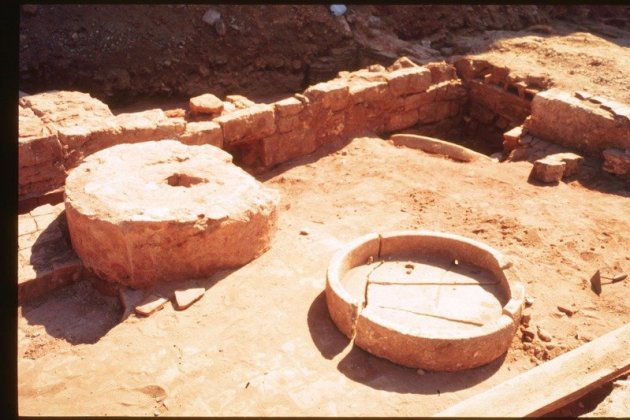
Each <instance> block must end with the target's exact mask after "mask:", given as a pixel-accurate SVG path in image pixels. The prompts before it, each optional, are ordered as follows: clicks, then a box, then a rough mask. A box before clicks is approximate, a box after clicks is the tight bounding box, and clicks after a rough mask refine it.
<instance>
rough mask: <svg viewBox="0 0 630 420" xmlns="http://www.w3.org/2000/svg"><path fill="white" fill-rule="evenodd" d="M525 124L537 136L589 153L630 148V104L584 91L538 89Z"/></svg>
mask: <svg viewBox="0 0 630 420" xmlns="http://www.w3.org/2000/svg"><path fill="white" fill-rule="evenodd" d="M524 126H525V128H526V129H527V131H528V132H530V133H531V134H532V135H534V136H536V137H540V138H541V139H544V140H548V141H551V142H554V143H558V144H561V145H563V146H566V147H571V148H574V149H577V150H579V151H581V152H583V153H586V154H588V155H594V156H600V155H601V154H602V152H603V151H604V150H605V149H609V148H617V149H624V150H629V149H630V107H629V106H627V105H624V104H621V103H618V102H615V101H612V100H609V99H606V98H601V97H597V96H591V95H589V94H588V93H586V92H575V93H571V92H565V91H562V90H559V89H549V90H547V91H545V92H541V93H540V94H538V95H536V97H535V98H534V100H533V101H532V112H531V116H530V117H529V118H528V119H527V121H526V122H525V125H524Z"/></svg>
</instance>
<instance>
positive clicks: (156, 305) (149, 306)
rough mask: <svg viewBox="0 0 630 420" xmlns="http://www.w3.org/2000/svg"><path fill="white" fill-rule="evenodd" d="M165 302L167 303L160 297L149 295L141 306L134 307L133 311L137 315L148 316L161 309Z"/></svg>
mask: <svg viewBox="0 0 630 420" xmlns="http://www.w3.org/2000/svg"><path fill="white" fill-rule="evenodd" d="M166 302H168V299H165V298H163V297H161V296H156V295H150V296H149V297H148V298H146V299H145V300H144V302H142V304H140V305H138V306H136V308H135V311H136V313H137V314H139V315H144V316H149V315H151V314H152V313H154V312H157V311H159V310H160V309H162V308H163V307H164V305H166Z"/></svg>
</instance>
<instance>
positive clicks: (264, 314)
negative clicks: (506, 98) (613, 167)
mask: <svg viewBox="0 0 630 420" xmlns="http://www.w3.org/2000/svg"><path fill="white" fill-rule="evenodd" d="M530 168H531V164H530V163H528V162H517V163H495V162H475V163H458V162H454V161H451V160H448V159H446V158H442V157H439V156H434V155H427V154H425V153H423V152H421V151H418V150H412V149H407V148H398V147H395V146H393V145H392V144H391V143H389V142H387V141H385V140H382V139H379V138H357V139H354V140H353V141H352V142H350V143H349V144H346V145H341V144H339V145H332V146H331V147H327V148H324V149H321V150H319V151H318V152H316V153H315V154H314V155H311V156H305V157H303V158H300V159H298V160H296V161H294V162H291V163H287V164H285V165H282V166H280V167H279V168H277V169H276V170H275V171H273V172H272V173H268V174H262V175H261V176H259V177H260V179H262V180H263V181H264V182H265V184H266V185H268V186H271V187H274V188H277V189H278V190H280V192H281V194H282V197H283V198H282V204H281V212H280V216H279V229H278V232H277V234H276V236H275V238H274V240H273V243H272V247H271V249H270V250H269V251H268V252H267V253H266V254H264V255H263V256H261V257H260V258H258V259H257V260H255V261H253V262H252V263H250V264H248V265H246V266H244V267H242V268H240V269H238V270H235V271H231V272H222V273H218V274H217V275H216V276H214V277H213V278H211V279H206V280H199V281H194V282H190V284H195V285H197V284H198V285H202V286H204V287H205V288H207V291H206V294H205V296H204V297H203V298H202V299H201V300H200V301H198V302H197V303H195V304H194V305H193V306H192V307H190V308H189V309H187V310H185V311H181V312H180V311H176V310H174V309H173V307H172V306H171V304H168V305H167V306H166V307H165V308H164V309H163V310H161V311H160V312H158V313H156V314H154V315H152V316H151V317H149V318H136V317H135V315H132V316H130V317H128V318H127V319H125V320H124V321H122V322H119V317H120V316H121V314H122V308H121V307H120V304H119V303H118V302H117V299H116V298H108V297H103V296H101V295H100V294H98V292H96V291H95V290H94V289H93V288H92V286H91V285H90V283H89V282H87V281H82V282H79V283H77V284H75V285H73V286H70V287H67V288H65V289H62V290H58V291H56V292H54V293H53V294H51V295H50V296H47V297H45V298H42V299H40V300H39V301H37V302H33V303H31V304H28V305H25V306H23V307H20V308H18V395H19V413H20V414H21V415H88V416H89V415H120V416H136V415H142V416H153V415H171V416H182V415H190V416H194V415H202V416H214V415H221V416H231V415H236V416H240V415H243V416H270V415H276V416H279V415H315V416H350V415H351V416H427V415H431V414H434V413H437V412H439V411H440V410H442V409H445V408H446V407H448V406H450V405H452V404H454V403H456V402H458V401H460V400H462V399H465V398H467V397H470V396H472V395H474V394H476V393H478V392H480V391H483V390H485V389H488V388H489V387H491V386H493V385H495V384H498V383H500V382H503V381H504V380H506V379H508V378H510V377H512V376H514V375H517V374H518V373H520V372H523V371H525V370H527V369H530V368H531V367H533V366H535V365H536V364H539V363H541V362H542V361H544V360H545V359H548V358H552V357H555V356H557V355H558V354H561V353H563V352H566V351H568V350H571V349H573V348H576V347H578V346H580V345H581V344H583V343H584V342H586V341H589V340H591V339H594V338H596V337H597V336H600V335H602V334H604V333H606V332H608V331H611V330H612V329H614V328H617V327H619V326H621V325H623V324H625V323H627V322H629V321H630V311H629V309H630V305H629V302H628V299H627V296H628V287H629V283H628V282H627V281H626V282H622V283H616V284H613V285H605V286H603V289H604V290H603V292H602V294H601V296H597V295H595V294H594V293H593V292H592V291H591V290H590V288H589V279H590V277H591V276H592V275H593V274H594V273H595V271H596V270H598V269H599V270H601V272H602V274H614V273H617V272H625V273H630V253H629V251H628V243H630V217H628V215H630V200H628V197H629V196H630V191H629V190H628V189H627V187H625V188H624V187H623V185H622V184H620V183H618V182H616V181H615V180H613V179H612V178H611V177H610V176H607V175H592V174H591V172H589V171H588V170H586V171H584V172H583V174H584V175H582V176H581V178H580V179H576V180H573V181H571V182H569V183H560V184H559V185H557V186H553V187H541V186H535V185H532V184H530V183H528V182H527V177H528V174H529V170H530ZM587 169H588V168H587ZM594 173H595V171H593V174H594ZM420 228H421V229H432V230H439V231H448V232H453V233H458V234H461V235H465V236H468V237H471V238H476V239H479V240H482V241H484V242H486V243H488V244H489V245H491V246H493V247H495V248H497V249H498V250H500V251H502V252H504V253H505V254H507V255H508V256H509V257H510V258H511V259H512V260H513V261H514V264H515V266H516V267H517V269H518V272H519V275H520V278H521V280H522V282H523V283H524V285H525V288H526V293H527V294H528V295H529V296H531V297H533V299H534V304H533V306H532V307H531V313H532V321H531V324H532V326H533V327H534V330H535V327H536V326H541V327H542V328H544V329H545V330H546V331H547V332H548V333H549V334H551V335H552V337H553V340H552V341H551V343H542V342H540V341H539V340H538V338H536V339H535V341H534V343H532V344H531V345H529V346H523V343H521V339H520V334H519V335H517V337H515V339H514V341H513V343H512V346H511V348H510V350H509V351H508V352H507V354H506V355H505V356H503V357H501V358H500V359H498V360H497V361H495V362H493V363H491V364H489V365H487V366H484V367H481V368H477V369H472V370H468V371H463V372H459V373H426V374H424V375H419V374H418V373H417V372H416V371H415V370H413V369H408V368H403V367H400V366H397V365H394V364H392V363H390V362H388V361H385V360H383V359H379V358H377V357H374V356H372V355H369V354H367V353H366V352H364V351H363V350H361V349H358V348H355V347H353V346H351V345H349V342H348V340H347V339H346V338H345V337H344V336H343V335H342V334H341V333H340V332H338V331H337V329H336V328H335V326H334V325H333V324H332V322H331V320H330V318H329V316H328V312H327V308H326V305H325V299H324V294H323V290H324V283H325V272H326V268H327V265H328V263H329V261H330V259H331V257H332V255H333V253H334V252H335V251H336V250H338V249H339V248H340V247H341V246H343V245H344V244H345V243H346V242H348V241H350V240H352V239H353V238H356V237H357V236H359V235H363V234H365V233H368V232H383V231H388V230H394V229H420ZM302 230H306V233H308V234H307V235H303V234H300V232H301V231H302ZM557 305H562V306H567V307H570V308H573V309H574V310H575V311H576V312H575V314H574V315H573V316H571V317H568V316H567V315H565V314H563V313H561V312H559V311H558V310H557ZM524 347H525V348H524ZM547 385H549V386H553V384H547Z"/></svg>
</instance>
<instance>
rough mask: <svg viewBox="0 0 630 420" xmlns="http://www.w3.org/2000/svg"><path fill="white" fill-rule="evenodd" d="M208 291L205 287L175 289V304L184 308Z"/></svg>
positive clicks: (181, 308)
mask: <svg viewBox="0 0 630 420" xmlns="http://www.w3.org/2000/svg"><path fill="white" fill-rule="evenodd" d="M204 293H206V289H205V288H203V287H195V288H192V289H188V290H176V291H175V304H176V305H177V309H179V310H183V309H186V308H188V307H189V306H190V305H192V304H193V303H195V302H196V301H198V300H199V299H201V297H202V296H203V295H204Z"/></svg>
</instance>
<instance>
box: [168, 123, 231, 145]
mask: <svg viewBox="0 0 630 420" xmlns="http://www.w3.org/2000/svg"><path fill="white" fill-rule="evenodd" d="M179 141H181V142H182V143H184V144H189V145H199V144H210V145H212V146H216V147H219V148H222V147H223V130H221V126H220V125H219V124H217V123H216V122H214V121H199V122H189V123H188V124H186V131H184V133H183V134H182V135H180V136H179Z"/></svg>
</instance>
